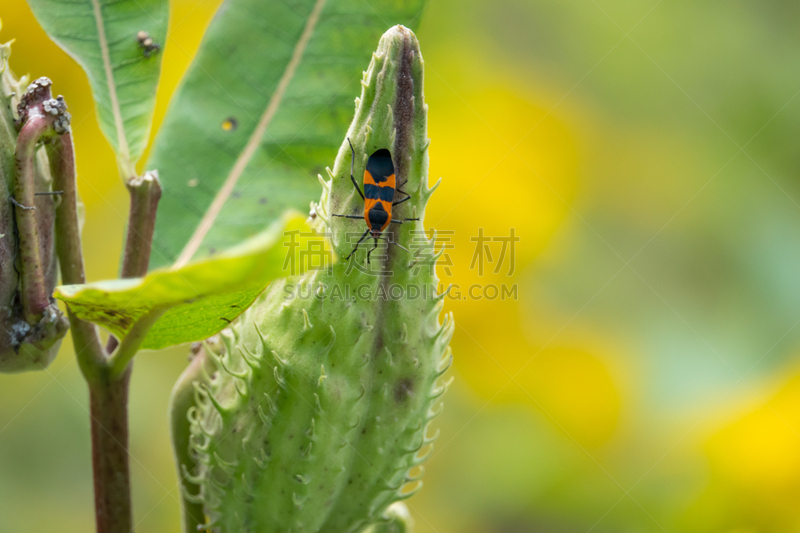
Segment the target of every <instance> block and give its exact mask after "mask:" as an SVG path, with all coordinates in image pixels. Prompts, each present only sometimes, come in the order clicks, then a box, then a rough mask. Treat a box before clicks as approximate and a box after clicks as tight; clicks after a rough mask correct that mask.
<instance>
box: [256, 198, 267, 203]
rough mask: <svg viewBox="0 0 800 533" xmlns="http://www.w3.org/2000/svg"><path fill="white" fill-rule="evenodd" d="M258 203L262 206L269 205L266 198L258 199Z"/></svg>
mask: <svg viewBox="0 0 800 533" xmlns="http://www.w3.org/2000/svg"><path fill="white" fill-rule="evenodd" d="M258 203H259V204H261V205H264V204H265V203H267V199H266V198H264V197H261V198H259V199H258Z"/></svg>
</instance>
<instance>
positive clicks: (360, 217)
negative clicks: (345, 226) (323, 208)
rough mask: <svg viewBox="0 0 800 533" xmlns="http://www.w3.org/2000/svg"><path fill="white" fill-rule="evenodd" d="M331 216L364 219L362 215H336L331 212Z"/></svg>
mask: <svg viewBox="0 0 800 533" xmlns="http://www.w3.org/2000/svg"><path fill="white" fill-rule="evenodd" d="M333 216H335V217H342V218H355V219H361V220H363V219H364V216H363V215H337V214H336V213H333Z"/></svg>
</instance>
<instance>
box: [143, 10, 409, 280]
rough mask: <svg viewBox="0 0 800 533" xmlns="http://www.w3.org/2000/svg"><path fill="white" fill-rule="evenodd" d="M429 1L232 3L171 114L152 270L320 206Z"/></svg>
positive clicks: (161, 151)
mask: <svg viewBox="0 0 800 533" xmlns="http://www.w3.org/2000/svg"><path fill="white" fill-rule="evenodd" d="M422 8H423V1H422V0H370V1H369V2H365V1H363V0H327V1H326V0H287V1H280V2H264V1H263V0H227V1H226V2H225V3H224V4H223V5H222V7H221V8H220V11H219V12H218V13H217V15H216V17H215V18H214V21H213V22H212V24H211V26H210V27H209V29H208V31H207V33H206V35H205V38H204V40H203V42H202V44H201V47H200V51H199V52H198V54H197V58H196V60H195V61H194V64H193V66H192V68H191V70H190V71H189V72H188V74H187V75H186V78H185V79H184V81H183V83H182V86H181V88H180V89H179V91H178V93H177V95H176V96H175V98H174V99H173V101H172V102H171V104H170V108H169V110H168V112H167V116H166V118H165V120H164V124H163V125H162V127H161V129H160V131H159V133H158V137H157V138H156V142H155V147H154V151H153V154H152V157H151V159H150V161H149V162H148V168H157V169H158V170H159V175H160V177H161V183H162V186H163V189H164V192H163V196H162V198H161V207H160V210H159V216H158V221H157V224H156V234H155V239H154V248H155V250H156V251H157V252H158V253H154V254H153V255H152V263H151V266H161V265H163V264H166V263H170V262H173V261H176V260H177V263H178V264H183V263H184V262H186V261H188V260H189V259H191V258H192V257H203V256H206V255H208V254H209V253H211V252H212V251H213V250H219V249H223V248H226V247H228V246H230V244H232V243H236V242H239V241H241V240H242V239H245V238H247V237H248V236H250V235H253V234H255V233H257V232H258V231H259V229H260V228H262V227H263V226H264V224H266V223H269V222H271V221H273V220H275V219H276V218H277V217H278V216H280V214H281V213H282V212H283V210H284V209H286V208H287V207H289V208H295V209H307V208H308V205H309V202H310V201H312V200H315V199H317V198H318V197H319V184H318V183H317V178H316V175H317V174H318V173H320V172H324V170H323V169H324V168H325V166H326V165H327V164H330V163H331V162H332V161H333V159H334V157H335V155H336V151H337V149H338V148H339V146H340V145H341V142H342V137H343V135H344V134H345V132H346V129H347V126H348V124H349V123H350V120H351V119H352V116H353V100H352V97H353V96H352V95H353V94H356V93H358V92H359V91H360V89H361V88H360V86H359V82H360V80H361V74H362V72H361V71H362V69H363V68H364V65H366V64H368V63H369V60H370V54H371V52H372V50H374V49H375V46H376V44H377V43H378V40H379V38H380V36H381V35H382V34H383V32H384V31H386V30H387V29H388V28H389V27H390V26H392V25H394V24H403V25H406V26H409V27H412V28H413V27H414V26H415V25H416V22H418V21H419V15H420V14H421V10H422Z"/></svg>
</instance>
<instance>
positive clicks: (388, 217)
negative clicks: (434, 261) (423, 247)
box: [333, 138, 419, 263]
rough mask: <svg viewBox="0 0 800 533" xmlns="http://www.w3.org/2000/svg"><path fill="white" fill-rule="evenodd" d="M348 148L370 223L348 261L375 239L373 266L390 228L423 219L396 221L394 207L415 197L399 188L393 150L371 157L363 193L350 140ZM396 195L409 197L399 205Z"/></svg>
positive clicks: (365, 212) (351, 171) (380, 152)
mask: <svg viewBox="0 0 800 533" xmlns="http://www.w3.org/2000/svg"><path fill="white" fill-rule="evenodd" d="M347 144H349V145H350V151H351V152H352V154H353V157H352V159H351V160H350V180H351V181H352V182H353V187H355V188H356V190H357V191H358V194H359V196H361V199H362V200H364V216H363V218H364V221H365V222H366V223H367V231H365V232H364V234H363V235H362V236H361V238H360V239H358V242H357V243H356V246H355V248H353V251H352V252H350V255H348V256H347V257H346V258H345V260H347V259H350V257H351V256H352V255H353V254H354V253H356V250H358V246H359V245H360V244H361V243H362V242H363V241H364V239H366V238H367V236H372V238H373V239H375V246H373V247H372V249H370V251H369V252H367V262H368V263H369V255H370V254H371V253H372V251H373V250H375V248H377V247H378V239H380V238H381V234H382V233H383V231H384V230H385V229H386V228H387V227H388V226H389V224H391V223H394V224H402V223H403V222H409V221H412V220H419V219H418V218H406V219H404V220H392V207H394V206H396V205H398V204H402V203H403V202H405V201H407V200H410V199H411V195H410V194H408V193H407V192H404V191H401V190H400V189H398V188H396V187H395V175H394V163H393V162H392V154H391V153H390V152H389V150H387V149H386V148H381V149H379V150H376V151H375V152H373V154H372V155H371V156H369V159H367V168H366V169H365V170H364V192H361V188H360V187H359V186H358V183H357V182H356V178H355V177H354V176H353V163H354V162H355V159H356V151H355V149H353V144H352V143H351V142H350V139H349V138H348V139H347ZM395 191H396V192H399V193H401V194H405V195H406V197H405V198H403V199H402V200H398V201H396V202H395V201H394V194H395ZM333 216H335V217H342V218H355V219H360V218H362V217H361V216H360V215H337V214H334V215H333ZM389 243H390V244H395V245H397V246H399V247H400V248H402V249H403V250H405V251H406V252H408V251H409V250H408V248H405V247H404V246H402V245H401V244H399V243H396V242H393V241H389Z"/></svg>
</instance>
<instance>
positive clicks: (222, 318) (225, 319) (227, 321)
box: [219, 316, 231, 324]
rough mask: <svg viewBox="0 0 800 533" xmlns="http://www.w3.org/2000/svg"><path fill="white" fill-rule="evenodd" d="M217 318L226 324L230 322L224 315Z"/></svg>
mask: <svg viewBox="0 0 800 533" xmlns="http://www.w3.org/2000/svg"><path fill="white" fill-rule="evenodd" d="M219 319H220V320H224V321H225V322H226V323H227V324H230V323H231V321H230V320H229V319H227V318H225V317H224V316H221V317H219Z"/></svg>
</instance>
